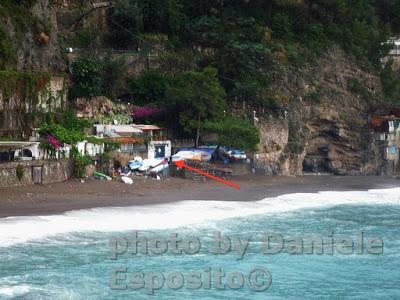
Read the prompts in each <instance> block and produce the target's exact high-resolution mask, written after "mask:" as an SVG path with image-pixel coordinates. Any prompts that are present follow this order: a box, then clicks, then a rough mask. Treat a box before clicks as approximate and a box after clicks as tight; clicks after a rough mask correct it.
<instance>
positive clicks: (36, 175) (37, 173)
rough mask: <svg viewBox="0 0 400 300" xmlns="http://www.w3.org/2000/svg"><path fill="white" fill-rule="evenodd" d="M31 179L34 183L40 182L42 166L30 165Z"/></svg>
mask: <svg viewBox="0 0 400 300" xmlns="http://www.w3.org/2000/svg"><path fill="white" fill-rule="evenodd" d="M32 181H33V183H34V184H42V166H40V167H32Z"/></svg>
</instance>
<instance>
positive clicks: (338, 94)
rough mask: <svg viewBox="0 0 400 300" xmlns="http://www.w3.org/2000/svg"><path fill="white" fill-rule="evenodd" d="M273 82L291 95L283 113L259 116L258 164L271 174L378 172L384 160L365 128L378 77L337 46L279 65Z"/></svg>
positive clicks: (376, 89)
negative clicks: (302, 64) (305, 62)
mask: <svg viewBox="0 0 400 300" xmlns="http://www.w3.org/2000/svg"><path fill="white" fill-rule="evenodd" d="M274 84H275V88H276V89H277V90H279V91H280V92H282V93H283V94H285V95H288V96H290V97H291V99H292V101H291V103H290V104H289V107H288V112H287V117H286V118H285V116H284V115H282V117H281V118H280V119H278V120H276V119H270V118H269V119H265V118H263V119H262V120H261V121H260V123H259V125H258V126H259V128H260V130H261V133H262V134H261V137H262V141H261V148H260V153H259V154H258V155H256V157H255V158H256V164H257V165H258V166H259V167H262V168H265V169H266V170H267V172H268V173H271V174H283V175H289V174H302V173H303V172H329V173H335V174H374V173H379V172H380V171H379V170H380V169H381V168H382V164H383V162H382V161H381V159H380V157H381V155H380V150H381V149H379V148H377V146H375V145H374V142H373V139H372V136H371V135H370V133H369V131H368V128H367V116H368V112H369V111H370V110H371V108H372V107H373V105H374V100H373V99H378V97H379V95H380V90H381V87H380V80H379V78H378V77H377V76H375V75H373V74H371V73H368V72H367V71H365V70H362V69H361V68H360V67H359V66H357V64H355V63H354V61H353V60H352V59H351V57H349V56H348V55H346V54H345V53H344V52H342V51H341V50H339V49H331V50H329V51H327V52H326V53H325V54H324V55H323V56H322V57H321V58H320V59H318V60H317V61H316V62H315V63H314V64H313V65H312V66H310V67H307V68H304V69H302V70H300V71H294V70H291V69H287V70H283V71H282V72H280V73H279V74H276V77H275V83H274Z"/></svg>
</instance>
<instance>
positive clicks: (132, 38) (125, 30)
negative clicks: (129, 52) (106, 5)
mask: <svg viewBox="0 0 400 300" xmlns="http://www.w3.org/2000/svg"><path fill="white" fill-rule="evenodd" d="M109 21H110V25H111V40H112V42H113V45H115V46H117V47H121V48H126V47H128V46H131V45H134V44H135V43H136V42H137V38H136V34H137V33H139V32H140V31H141V30H142V29H143V15H142V9H141V8H140V6H139V4H138V1H136V0H120V1H117V2H116V4H115V8H114V10H113V12H112V13H111V15H110V18H109Z"/></svg>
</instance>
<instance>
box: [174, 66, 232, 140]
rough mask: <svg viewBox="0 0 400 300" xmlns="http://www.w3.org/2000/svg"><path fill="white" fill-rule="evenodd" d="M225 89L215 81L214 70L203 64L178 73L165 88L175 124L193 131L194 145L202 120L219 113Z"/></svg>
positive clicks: (223, 106)
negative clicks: (175, 116) (201, 68)
mask: <svg viewBox="0 0 400 300" xmlns="http://www.w3.org/2000/svg"><path fill="white" fill-rule="evenodd" d="M225 97H226V94H225V90H224V89H223V88H222V86H221V85H220V83H219V81H218V77H217V70H216V69H214V68H212V67H207V68H205V69H204V70H203V71H200V72H199V71H186V72H182V73H180V74H178V75H177V76H176V77H175V78H174V80H173V82H172V83H171V85H170V86H169V87H168V89H167V101H169V104H170V105H171V104H172V107H173V109H174V111H173V112H171V113H175V114H178V116H179V124H180V125H181V126H182V127H183V128H184V130H185V131H187V132H193V131H195V132H196V145H198V143H199V137H200V131H201V128H202V125H203V124H204V122H206V121H212V120H215V119H217V118H218V117H221V116H222V115H223V113H224V110H225Z"/></svg>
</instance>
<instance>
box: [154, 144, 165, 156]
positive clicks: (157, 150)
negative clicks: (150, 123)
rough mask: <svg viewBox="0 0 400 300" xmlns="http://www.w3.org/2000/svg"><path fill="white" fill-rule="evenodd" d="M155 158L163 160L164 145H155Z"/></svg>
mask: <svg viewBox="0 0 400 300" xmlns="http://www.w3.org/2000/svg"><path fill="white" fill-rule="evenodd" d="M154 148H155V155H154V157H155V158H164V157H165V145H156V146H155V147H154Z"/></svg>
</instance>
